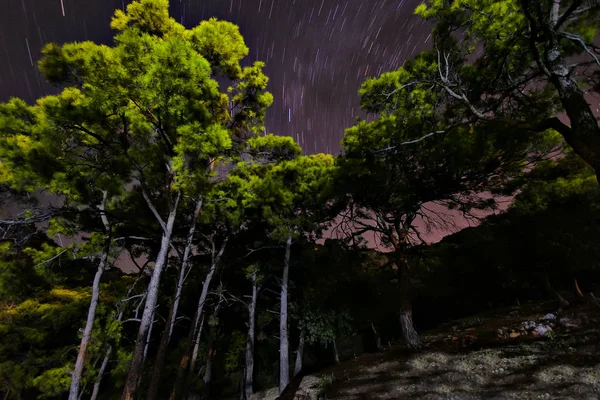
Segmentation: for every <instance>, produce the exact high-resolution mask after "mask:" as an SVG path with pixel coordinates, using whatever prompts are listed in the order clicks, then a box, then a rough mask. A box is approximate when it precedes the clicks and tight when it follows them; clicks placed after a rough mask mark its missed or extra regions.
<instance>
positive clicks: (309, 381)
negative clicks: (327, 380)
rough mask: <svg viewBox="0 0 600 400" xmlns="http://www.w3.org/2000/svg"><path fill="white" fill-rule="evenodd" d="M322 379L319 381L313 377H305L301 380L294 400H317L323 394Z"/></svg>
mask: <svg viewBox="0 0 600 400" xmlns="http://www.w3.org/2000/svg"><path fill="white" fill-rule="evenodd" d="M324 389H325V388H324V387H323V379H319V378H317V377H316V376H314V375H307V376H305V377H304V378H302V381H301V382H300V386H298V390H296V394H294V400H319V399H321V398H322V397H323V392H324Z"/></svg>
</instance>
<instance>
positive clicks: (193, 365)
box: [190, 313, 205, 371]
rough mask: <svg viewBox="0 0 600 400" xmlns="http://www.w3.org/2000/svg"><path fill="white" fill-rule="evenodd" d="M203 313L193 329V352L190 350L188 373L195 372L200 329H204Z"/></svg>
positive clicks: (200, 334) (200, 335)
mask: <svg viewBox="0 0 600 400" xmlns="http://www.w3.org/2000/svg"><path fill="white" fill-rule="evenodd" d="M204 315H205V314H204V313H202V318H201V319H200V323H199V324H198V325H197V326H196V328H195V329H194V350H192V358H191V359H190V371H195V369H196V361H198V353H199V352H200V341H201V340H202V327H204Z"/></svg>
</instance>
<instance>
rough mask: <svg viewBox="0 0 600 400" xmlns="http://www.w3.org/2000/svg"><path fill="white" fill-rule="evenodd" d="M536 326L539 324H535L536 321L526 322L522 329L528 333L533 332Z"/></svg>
mask: <svg viewBox="0 0 600 400" xmlns="http://www.w3.org/2000/svg"><path fill="white" fill-rule="evenodd" d="M536 326H537V324H536V323H535V321H525V322H523V323H522V324H521V327H522V328H523V329H525V330H526V331H532V330H534V329H535V327H536Z"/></svg>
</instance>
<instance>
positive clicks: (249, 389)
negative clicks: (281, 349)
mask: <svg viewBox="0 0 600 400" xmlns="http://www.w3.org/2000/svg"><path fill="white" fill-rule="evenodd" d="M257 300H258V284H257V282H256V268H254V270H253V271H252V298H251V300H250V304H248V337H247V338H246V367H245V375H246V377H245V382H244V392H245V396H246V399H250V397H251V396H252V394H253V393H254V390H253V387H254V334H255V320H256V302H257Z"/></svg>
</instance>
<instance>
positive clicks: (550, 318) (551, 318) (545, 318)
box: [542, 313, 556, 321]
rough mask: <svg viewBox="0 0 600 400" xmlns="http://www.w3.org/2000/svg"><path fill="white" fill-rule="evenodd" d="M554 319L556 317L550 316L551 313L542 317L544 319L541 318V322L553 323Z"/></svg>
mask: <svg viewBox="0 0 600 400" xmlns="http://www.w3.org/2000/svg"><path fill="white" fill-rule="evenodd" d="M555 319H556V315H554V314H552V313H548V314H546V315H544V317H543V318H542V321H554V320H555Z"/></svg>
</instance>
